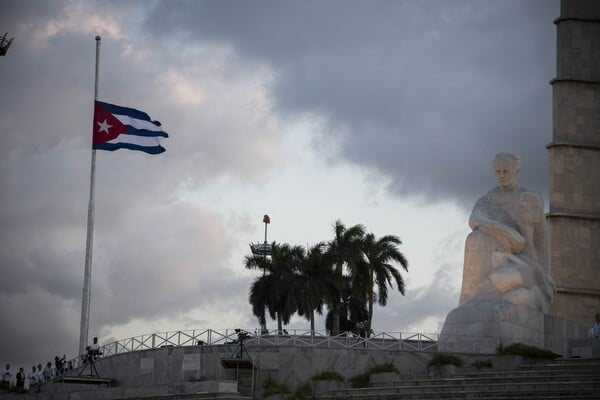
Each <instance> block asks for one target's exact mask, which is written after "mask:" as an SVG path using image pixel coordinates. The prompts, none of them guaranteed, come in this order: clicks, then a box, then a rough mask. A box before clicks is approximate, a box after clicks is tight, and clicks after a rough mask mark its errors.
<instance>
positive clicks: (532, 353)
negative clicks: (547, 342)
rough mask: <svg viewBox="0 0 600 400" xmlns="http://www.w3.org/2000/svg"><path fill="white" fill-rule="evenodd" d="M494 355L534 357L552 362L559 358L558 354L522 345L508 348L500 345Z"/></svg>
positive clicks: (517, 344)
mask: <svg viewBox="0 0 600 400" xmlns="http://www.w3.org/2000/svg"><path fill="white" fill-rule="evenodd" d="M496 354H498V355H510V356H523V357H535V358H546V359H549V360H554V359H555V358H558V357H560V354H556V353H553V352H552V351H550V350H546V349H540V348H539V347H535V346H529V345H527V344H523V343H518V342H516V343H513V344H511V345H509V346H506V347H504V345H503V344H502V343H500V344H499V345H498V347H497V348H496Z"/></svg>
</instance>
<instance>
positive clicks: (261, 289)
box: [245, 243, 303, 332]
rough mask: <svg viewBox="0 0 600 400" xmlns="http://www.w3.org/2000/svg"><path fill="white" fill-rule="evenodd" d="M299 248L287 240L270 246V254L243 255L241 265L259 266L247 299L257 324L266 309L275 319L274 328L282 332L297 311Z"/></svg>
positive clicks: (262, 319) (264, 319)
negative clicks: (259, 272) (242, 263)
mask: <svg viewBox="0 0 600 400" xmlns="http://www.w3.org/2000/svg"><path fill="white" fill-rule="evenodd" d="M302 252H303V248H302V247H300V246H293V247H292V246H290V245H289V244H287V243H284V244H277V243H273V244H272V245H271V257H264V256H256V255H252V256H246V258H245V265H246V268H249V269H256V268H259V269H262V270H263V272H264V273H263V275H262V276H260V277H257V278H256V279H255V280H254V282H253V283H252V285H251V287H250V293H249V296H248V301H249V302H250V304H251V305H252V312H253V313H254V315H256V317H258V319H259V321H260V323H261V325H264V324H265V322H266V311H267V310H268V311H269V316H270V317H271V318H272V319H276V320H277V329H278V331H279V332H282V331H283V324H288V323H289V322H290V319H291V317H292V315H294V313H295V312H296V311H297V310H298V303H299V298H300V291H299V289H298V284H297V283H298V276H299V275H298V269H299V264H300V262H301V260H302Z"/></svg>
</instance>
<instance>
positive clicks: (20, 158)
mask: <svg viewBox="0 0 600 400" xmlns="http://www.w3.org/2000/svg"><path fill="white" fill-rule="evenodd" d="M558 16H559V5H558V0H551V1H549V0H539V1H533V0H528V1H523V0H514V1H509V0H504V1H462V0H461V1H459V0H456V1H442V0H437V1H416V0H413V1H401V0H398V1H364V0H363V1H348V0H343V1H342V0H339V1H336V0H328V1H209V2H206V1H173V0H171V1H135V0H131V1H83V0H82V1H75V0H55V1H42V0H40V1H31V0H25V1H24V0H8V1H4V2H2V4H1V5H0V30H1V32H0V34H3V33H4V32H5V31H8V32H9V37H13V36H14V38H15V39H14V42H13V44H12V47H11V48H10V50H9V52H8V54H7V55H6V56H5V57H2V58H1V59H0V133H1V135H2V146H0V187H1V190H0V320H1V321H2V335H1V337H0V363H4V362H12V363H13V364H17V363H18V364H23V365H24V366H25V367H28V366H29V365H30V364H31V363H33V362H35V363H38V362H45V361H48V360H50V359H53V358H54V356H55V355H59V354H60V355H62V354H66V355H67V357H73V356H75V355H76V352H77V346H78V342H79V323H80V315H81V292H82V285H83V271H84V258H85V237H86V221H87V206H88V196H89V179H90V159H91V150H90V147H91V131H92V114H93V98H94V65H95V52H96V46H95V40H94V37H95V36H96V35H101V37H102V42H101V51H100V74H99V88H98V89H99V90H98V92H99V93H98V98H99V99H100V100H102V101H106V102H109V103H114V104H119V105H124V106H129V107H134V108H138V109H141V110H143V111H146V112H148V113H149V114H150V115H151V116H152V118H154V119H158V120H160V121H161V122H162V124H163V128H164V129H165V130H166V131H167V132H169V134H170V137H169V138H168V139H166V140H164V141H163V146H164V147H165V148H166V149H167V151H166V153H163V154H161V155H157V156H150V155H146V154H143V153H138V152H131V151H127V150H119V151H117V152H101V151H99V152H98V154H97V174H96V208H95V211H96V214H95V218H96V224H95V231H94V253H93V255H94V258H93V269H92V300H91V317H90V336H94V335H97V336H99V337H100V341H101V343H107V342H110V341H113V340H116V339H123V338H126V337H131V336H136V335H141V334H147V333H152V332H160V331H162V332H164V331H171V330H184V329H204V328H213V329H225V328H238V327H245V328H254V327H256V326H257V321H256V319H255V318H254V317H253V316H252V314H251V308H250V306H249V304H248V288H249V285H250V283H251V282H252V279H253V278H254V277H255V276H256V272H253V271H246V270H245V269H244V267H243V262H242V261H243V257H244V255H246V254H247V253H248V250H249V248H248V243H249V242H252V241H262V240H263V234H264V231H263V229H264V226H263V224H262V216H263V214H269V215H270V216H271V225H270V226H269V241H277V242H287V243H291V244H301V245H305V244H314V243H316V242H318V241H322V240H329V239H330V238H331V236H332V224H333V222H334V221H335V220H336V219H341V220H342V221H343V222H344V223H345V224H346V225H353V224H357V223H361V224H364V225H365V226H366V227H367V230H368V231H371V232H373V233H374V234H375V235H376V236H382V235H385V234H394V235H397V236H399V237H400V238H401V240H402V241H403V244H402V245H401V248H400V249H401V251H402V252H403V253H404V254H405V256H406V257H407V259H408V260H409V271H408V272H403V276H404V278H405V280H406V282H407V288H406V296H401V295H400V294H399V293H397V292H396V293H395V294H393V293H392V294H391V296H390V299H389V302H388V306H387V307H386V308H383V309H382V308H377V309H376V310H375V317H374V329H375V330H376V331H390V332H435V331H436V330H438V329H439V326H440V324H441V323H442V322H443V320H444V318H445V315H446V314H447V313H448V311H450V310H451V309H452V308H454V307H455V306H456V305H457V302H458V294H459V290H460V281H461V278H462V257H463V254H462V252H463V245H464V239H465V237H466V235H467V234H468V231H469V230H468V226H467V219H468V215H469V213H470V210H471V208H472V206H473V203H474V202H475V200H476V199H477V197H478V196H480V195H482V194H484V193H485V192H486V191H487V190H489V189H490V188H492V187H493V186H494V185H495V182H494V176H493V173H492V168H491V161H492V158H493V156H494V154H496V153H498V152H501V151H512V152H516V153H518V154H520V155H521V157H522V173H521V176H520V183H521V184H522V185H523V186H526V187H527V188H529V189H532V190H537V191H539V192H541V193H542V194H543V195H544V197H545V199H546V202H547V192H548V189H547V184H548V156H547V150H546V149H545V147H544V146H545V145H546V144H547V143H549V142H550V141H551V130H552V107H551V87H550V85H549V84H548V82H549V80H550V79H552V78H553V77H554V73H555V46H556V45H555V38H556V34H555V26H554V25H553V23H552V21H553V20H554V19H555V18H557V17H558ZM268 325H269V327H271V328H273V327H274V326H275V322H273V321H269V324H268ZM317 325H318V326H317V327H318V329H323V328H324V327H323V323H322V320H321V321H320V322H318V324H317ZM308 327H309V324H308V322H306V321H304V320H302V319H299V318H296V319H294V320H293V322H292V324H291V325H290V327H289V328H288V330H289V329H293V328H297V329H308ZM2 365H3V364H2Z"/></svg>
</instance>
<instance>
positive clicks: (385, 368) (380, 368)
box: [367, 362, 398, 374]
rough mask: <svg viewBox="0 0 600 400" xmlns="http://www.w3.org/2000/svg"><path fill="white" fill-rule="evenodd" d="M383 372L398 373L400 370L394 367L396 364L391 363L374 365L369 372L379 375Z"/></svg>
mask: <svg viewBox="0 0 600 400" xmlns="http://www.w3.org/2000/svg"><path fill="white" fill-rule="evenodd" d="M382 372H396V373H397V372H398V368H396V367H395V366H394V363H392V362H389V363H384V364H377V365H374V366H372V367H371V368H369V369H368V370H367V373H368V374H379V373H382Z"/></svg>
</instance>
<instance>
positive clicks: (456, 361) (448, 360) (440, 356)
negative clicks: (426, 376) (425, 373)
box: [427, 353, 463, 367]
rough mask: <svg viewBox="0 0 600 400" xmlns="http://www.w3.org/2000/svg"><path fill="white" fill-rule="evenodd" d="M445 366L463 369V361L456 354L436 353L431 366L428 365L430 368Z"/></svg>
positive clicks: (430, 362)
mask: <svg viewBox="0 0 600 400" xmlns="http://www.w3.org/2000/svg"><path fill="white" fill-rule="evenodd" d="M444 365H455V366H457V367H462V365H463V361H462V360H461V359H460V358H459V357H457V356H455V355H454V354H446V353H435V354H434V355H433V358H432V359H431V360H430V361H429V364H427V366H429V367H441V366H444Z"/></svg>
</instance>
